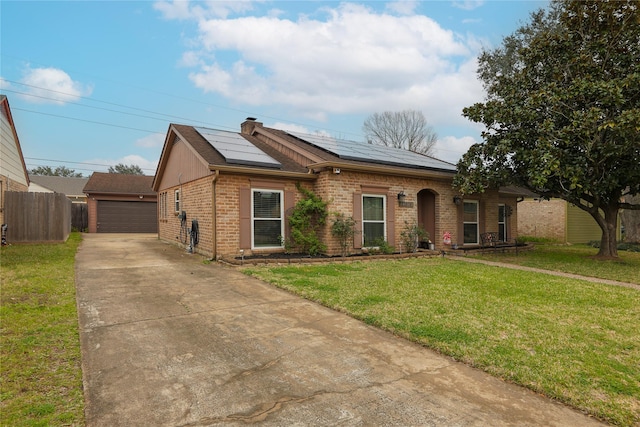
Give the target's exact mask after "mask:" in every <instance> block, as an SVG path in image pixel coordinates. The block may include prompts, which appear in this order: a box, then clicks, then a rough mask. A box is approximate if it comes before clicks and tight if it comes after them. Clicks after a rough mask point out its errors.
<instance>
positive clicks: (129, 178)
mask: <svg viewBox="0 0 640 427" xmlns="http://www.w3.org/2000/svg"><path fill="white" fill-rule="evenodd" d="M152 183H153V176H147V175H127V174H120V173H102V172H94V173H93V175H91V177H90V178H89V181H88V182H87V184H86V185H85V186H84V189H83V191H84V192H85V193H101V194H104V193H110V194H139V195H155V194H156V192H155V191H153V189H152V188H151V185H152Z"/></svg>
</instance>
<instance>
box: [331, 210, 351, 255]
mask: <svg viewBox="0 0 640 427" xmlns="http://www.w3.org/2000/svg"><path fill="white" fill-rule="evenodd" d="M334 215H335V219H334V220H333V224H331V235H332V236H333V237H335V238H337V239H338V243H339V244H340V253H341V254H342V256H343V257H346V256H347V255H349V247H350V246H351V242H352V241H353V237H354V236H355V235H356V221H355V220H354V219H353V217H345V216H344V214H342V213H338V212H336V213H334Z"/></svg>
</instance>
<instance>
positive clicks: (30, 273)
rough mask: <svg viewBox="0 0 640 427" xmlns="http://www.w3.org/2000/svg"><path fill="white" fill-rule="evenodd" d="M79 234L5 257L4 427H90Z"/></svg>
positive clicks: (0, 394) (1, 271)
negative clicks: (77, 265) (77, 272)
mask: <svg viewBox="0 0 640 427" xmlns="http://www.w3.org/2000/svg"><path fill="white" fill-rule="evenodd" d="M80 240H81V237H80V234H79V233H72V234H71V236H70V237H69V239H68V240H67V242H65V243H60V244H33V245H11V246H6V247H3V248H2V251H1V252H0V277H1V278H2V289H1V294H0V296H1V305H0V318H1V325H0V327H1V328H0V331H1V334H0V338H1V346H0V360H2V363H1V364H0V373H1V378H2V383H1V384H0V425H3V426H8V425H11V426H76V425H77V426H79V425H84V400H83V395H82V371H81V359H80V340H79V332H78V315H77V310H76V298H75V281H74V259H75V254H76V250H77V248H78V245H79V243H80Z"/></svg>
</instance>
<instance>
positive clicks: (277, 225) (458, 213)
mask: <svg viewBox="0 0 640 427" xmlns="http://www.w3.org/2000/svg"><path fill="white" fill-rule="evenodd" d="M455 173H456V170H455V166H454V165H452V164H450V163H447V162H443V161H440V160H437V159H435V158H432V157H428V156H424V155H421V154H416V153H412V152H409V151H405V150H399V149H394V148H388V147H381V146H375V145H370V144H366V143H359V142H353V141H345V140H338V139H334V138H327V137H321V136H317V135H304V134H300V133H295V132H285V131H282V130H277V129H271V128H267V127H264V126H263V125H262V123H260V122H257V121H255V119H253V118H248V119H247V120H246V121H245V122H244V123H242V126H241V132H240V133H235V132H228V131H222V130H214V129H207V128H198V127H192V126H185V125H177V124H172V125H170V126H169V130H168V132H167V136H166V139H165V144H164V147H163V150H162V154H161V157H160V162H159V164H158V169H157V172H156V175H155V178H154V181H153V189H154V190H155V191H157V192H158V219H159V224H158V235H159V237H160V238H161V239H163V240H166V241H173V242H176V240H177V239H178V236H180V235H181V232H180V231H181V227H183V225H182V224H183V223H182V221H181V219H182V218H184V216H183V215H182V214H183V213H184V214H185V215H186V221H185V223H186V224H185V225H186V226H187V227H191V224H192V220H194V219H195V220H197V221H198V229H199V243H198V245H197V247H196V248H195V250H196V251H197V252H199V253H201V254H204V255H208V256H211V257H213V258H216V259H220V258H232V257H237V256H238V255H239V254H240V251H242V253H243V254H245V255H251V254H262V253H271V252H282V251H283V250H284V247H283V245H282V237H283V236H284V237H286V236H287V235H288V223H287V220H286V218H287V215H288V213H289V212H290V210H291V209H292V208H293V207H294V206H295V203H296V202H297V201H298V200H299V199H300V194H299V192H298V191H297V189H296V184H297V183H299V184H300V185H302V186H303V187H305V188H307V189H309V190H312V191H313V192H314V193H315V194H317V195H318V196H320V197H322V199H323V200H325V201H327V202H328V210H329V212H330V213H332V214H333V213H336V212H339V213H342V214H344V215H345V216H347V217H352V218H354V220H355V222H356V229H357V230H358V233H357V234H356V236H354V239H353V246H352V248H351V252H352V253H357V252H360V251H361V250H362V249H363V248H365V247H368V246H371V245H373V244H374V243H373V242H375V241H376V240H377V239H379V238H383V239H385V240H386V241H387V242H388V244H389V245H391V246H396V247H398V248H399V247H400V242H401V233H402V231H403V229H404V228H405V227H406V226H407V225H413V224H419V225H421V226H422V227H423V228H425V229H426V230H427V231H428V232H429V235H430V237H431V241H432V242H434V243H435V246H436V248H444V247H445V246H444V245H443V235H444V234H445V233H449V234H450V235H451V243H452V244H455V245H460V246H463V245H464V246H474V245H478V244H479V243H480V233H482V232H485V231H499V230H502V234H503V235H504V237H505V239H506V238H509V239H511V238H514V237H516V236H515V232H516V227H515V226H516V224H517V213H516V200H517V196H516V195H513V194H504V195H503V194H500V193H499V192H498V191H496V190H488V191H486V192H485V193H483V194H481V195H473V196H466V197H465V198H464V200H463V199H462V198H460V197H458V195H457V193H456V192H455V191H454V190H453V189H452V186H451V184H452V179H453V176H454V175H455ZM332 219H333V215H330V217H329V219H328V224H327V226H325V227H324V230H323V231H322V235H321V239H322V241H323V242H324V243H325V244H326V245H327V253H328V254H330V255H336V254H339V253H340V247H339V242H338V241H337V240H336V239H335V238H333V236H332V235H331V228H330V225H329V224H331V221H332ZM446 247H449V246H446Z"/></svg>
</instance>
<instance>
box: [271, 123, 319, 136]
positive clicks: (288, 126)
mask: <svg viewBox="0 0 640 427" xmlns="http://www.w3.org/2000/svg"><path fill="white" fill-rule="evenodd" d="M269 127H272V128H274V129H280V130H284V131H290V132H299V133H305V134H307V135H320V136H331V135H330V134H329V132H327V131H325V130H321V129H316V130H309V128H307V127H305V126H302V125H297V124H293V123H282V122H276V123H274V124H273V125H271V126H269Z"/></svg>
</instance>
